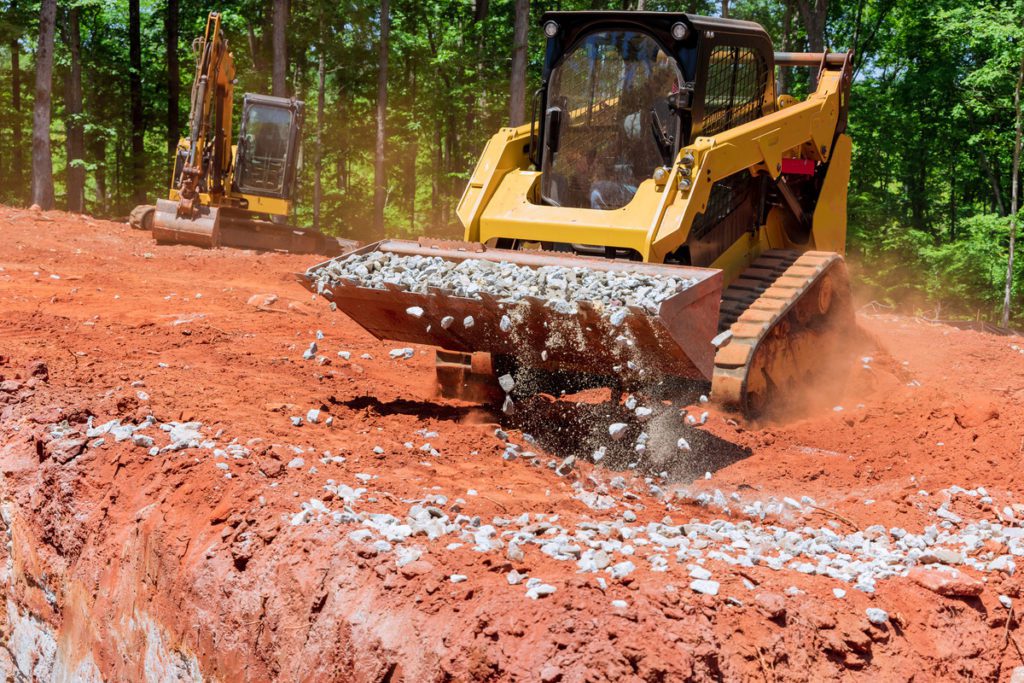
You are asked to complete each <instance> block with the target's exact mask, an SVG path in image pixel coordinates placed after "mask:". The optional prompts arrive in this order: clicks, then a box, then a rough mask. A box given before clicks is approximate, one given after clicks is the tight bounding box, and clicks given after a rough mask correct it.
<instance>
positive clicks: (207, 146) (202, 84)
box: [129, 12, 356, 255]
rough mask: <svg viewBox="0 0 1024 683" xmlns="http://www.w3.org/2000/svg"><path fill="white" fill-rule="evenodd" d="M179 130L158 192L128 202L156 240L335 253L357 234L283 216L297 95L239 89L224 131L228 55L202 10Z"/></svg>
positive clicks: (296, 133) (299, 114)
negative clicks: (238, 103)
mask: <svg viewBox="0 0 1024 683" xmlns="http://www.w3.org/2000/svg"><path fill="white" fill-rule="evenodd" d="M193 50H194V51H195V53H196V75H195V81H194V82H193V85H192V105H191V111H190V114H189V131H188V137H187V138H182V139H181V140H180V141H179V142H178V147H177V150H176V153H175V156H174V163H173V171H172V174H171V183H170V189H169V192H168V196H167V199H159V200H157V203H156V206H155V207H153V206H148V205H143V206H139V207H136V209H135V210H134V211H133V212H132V215H131V216H130V217H129V222H130V223H131V224H132V225H133V226H134V227H137V228H143V229H151V230H152V232H153V237H154V238H155V239H156V241H157V243H160V244H192V245H196V246H201V247H209V248H215V247H221V246H224V247H238V248H244V249H257V250H265V251H289V252H296V253H311V254H312V253H321V254H327V255H336V254H341V253H343V252H344V251H346V250H349V249H351V248H352V247H354V246H355V244H356V243H354V242H351V241H349V240H344V239H339V238H335V237H330V236H327V235H323V234H321V233H320V232H317V231H314V230H306V229H301V228H296V227H292V226H289V225H288V224H287V222H288V219H289V216H290V215H291V211H292V204H293V202H294V198H295V195H296V182H297V172H298V168H299V163H300V158H301V147H300V145H301V134H302V124H303V116H304V108H305V106H304V104H303V103H302V102H301V101H298V100H295V99H290V98H284V97H271V96H269V95H259V94H253V93H246V94H245V96H244V97H243V99H242V111H241V117H240V120H241V127H240V131H239V136H238V141H237V144H234V141H233V139H232V123H233V121H232V116H233V111H232V110H233V102H234V89H235V61H234V57H233V56H232V54H231V51H230V49H229V47H228V41H227V38H226V37H225V35H224V31H223V27H222V25H221V15H220V14H219V13H217V12H210V14H209V17H208V18H207V22H206V30H205V32H204V34H203V37H202V38H199V39H197V40H196V41H195V43H194V44H193Z"/></svg>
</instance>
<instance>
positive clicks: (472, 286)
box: [310, 251, 696, 322]
mask: <svg viewBox="0 0 1024 683" xmlns="http://www.w3.org/2000/svg"><path fill="white" fill-rule="evenodd" d="M310 275H311V276H312V277H313V278H314V279H315V280H316V282H317V284H318V291H320V292H323V290H324V289H325V288H327V287H331V286H334V285H336V284H337V283H338V282H339V281H341V280H354V281H356V282H358V283H359V284H360V285H361V286H363V287H371V288H374V289H384V288H385V287H386V286H388V285H393V286H396V287H399V288H401V289H404V290H407V291H410V292H415V293H420V294H426V293H428V291H429V290H430V289H431V288H438V289H442V290H445V291H448V292H452V293H453V294H455V295H456V296H460V297H466V298H470V299H479V298H480V293H481V292H485V293H487V294H489V295H491V296H493V297H495V298H496V299H498V300H500V301H503V302H509V303H512V302H516V301H520V300H522V299H524V298H526V297H536V298H538V299H542V300H546V301H548V302H550V303H549V304H548V305H550V306H551V307H552V308H555V309H556V310H560V311H563V312H567V313H571V312H575V308H574V306H573V304H574V303H575V302H578V301H587V302H591V303H593V304H596V305H599V306H603V307H608V308H609V309H610V308H613V307H624V306H637V307H640V308H643V309H645V310H647V311H648V312H651V313H656V312H657V310H658V306H659V305H660V304H661V302H662V301H664V300H665V299H667V298H669V297H671V296H673V295H674V294H677V293H678V292H681V291H683V290H685V289H687V288H688V287H690V286H692V285H693V284H695V282H696V281H695V280H692V279H687V278H676V277H652V276H650V275H641V274H636V273H630V272H615V271H604V270H590V269H588V268H580V267H573V268H567V267H564V266H544V267H541V268H529V267H526V266H519V265H515V264H512V263H507V262H493V261H484V260H480V259H466V260H464V261H460V262H454V261H448V260H446V259H443V258H440V257H438V256H402V255H398V254H392V253H387V252H380V251H373V252H370V253H368V254H358V255H353V256H347V257H344V258H341V259H336V260H334V261H330V262H328V263H327V264H325V265H324V266H323V267H322V268H321V269H319V270H316V271H311V272H310ZM421 314H422V313H421ZM622 319H623V317H622V316H621V314H620V316H618V317H617V320H618V321H619V322H621V320H622Z"/></svg>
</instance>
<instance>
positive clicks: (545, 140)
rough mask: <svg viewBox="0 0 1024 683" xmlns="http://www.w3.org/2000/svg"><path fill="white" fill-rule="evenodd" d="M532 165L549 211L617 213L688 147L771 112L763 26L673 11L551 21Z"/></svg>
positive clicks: (546, 20)
mask: <svg viewBox="0 0 1024 683" xmlns="http://www.w3.org/2000/svg"><path fill="white" fill-rule="evenodd" d="M541 23H542V27H543V30H544V34H545V36H546V37H547V49H546V53H545V60H544V71H543V83H542V88H541V90H540V92H539V104H540V112H541V115H540V116H539V122H538V126H537V135H536V137H535V139H534V141H533V145H532V149H533V161H534V164H535V165H537V166H538V167H539V168H540V170H541V171H542V176H541V183H540V197H541V201H542V203H544V204H548V205H551V206H563V207H573V208H588V209H602V210H611V209H619V208H622V207H624V206H625V205H626V204H628V203H629V202H630V201H631V200H632V198H633V196H634V195H635V194H636V192H637V188H638V187H639V186H640V184H641V183H643V182H644V181H647V180H649V179H651V178H652V177H653V175H654V173H655V172H656V171H657V169H659V168H662V167H670V166H671V165H672V164H673V163H674V161H675V158H676V156H677V154H678V153H679V150H680V148H681V147H683V146H685V145H687V144H689V143H690V142H691V141H692V140H694V139H695V138H696V137H697V136H700V135H714V134H715V133H718V132H721V131H723V130H726V129H728V128H731V127H734V126H737V125H740V124H742V123H745V122H747V121H751V120H754V119H756V118H758V117H760V116H763V115H764V114H767V113H770V112H771V111H773V107H774V100H775V98H774V80H773V78H772V74H773V68H774V66H773V61H772V57H773V53H772V46H771V41H770V39H769V38H768V36H767V34H766V33H765V31H764V29H762V28H761V27H760V26H758V25H757V24H754V23H751V22H745V21H735V20H729V19H719V18H713V17H698V16H694V15H689V14H681V13H664V12H601V11H587V12H548V13H546V14H545V15H544V17H543V18H542V20H541Z"/></svg>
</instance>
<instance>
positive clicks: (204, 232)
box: [153, 199, 220, 248]
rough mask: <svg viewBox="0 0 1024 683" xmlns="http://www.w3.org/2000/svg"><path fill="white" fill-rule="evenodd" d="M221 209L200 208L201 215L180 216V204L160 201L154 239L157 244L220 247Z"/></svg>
mask: <svg viewBox="0 0 1024 683" xmlns="http://www.w3.org/2000/svg"><path fill="white" fill-rule="evenodd" d="M219 212H220V209H217V208H213V207H209V206H200V207H199V215H198V216H196V217H195V218H189V217H185V216H179V215H178V203H177V202H174V201H171V200H169V199H158V200H157V202H156V213H155V214H154V216H153V238H154V239H155V240H156V241H157V244H192V245H195V246H197V247H207V248H214V247H218V246H220V221H219V220H218V219H219Z"/></svg>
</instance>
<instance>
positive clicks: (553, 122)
mask: <svg viewBox="0 0 1024 683" xmlns="http://www.w3.org/2000/svg"><path fill="white" fill-rule="evenodd" d="M544 130H545V141H544V144H545V146H546V147H547V148H548V152H549V153H551V154H554V153H556V152H557V151H558V145H559V142H560V140H561V137H562V110H561V109H560V108H558V107H549V108H548V110H547V113H546V114H545V115H544Z"/></svg>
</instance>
